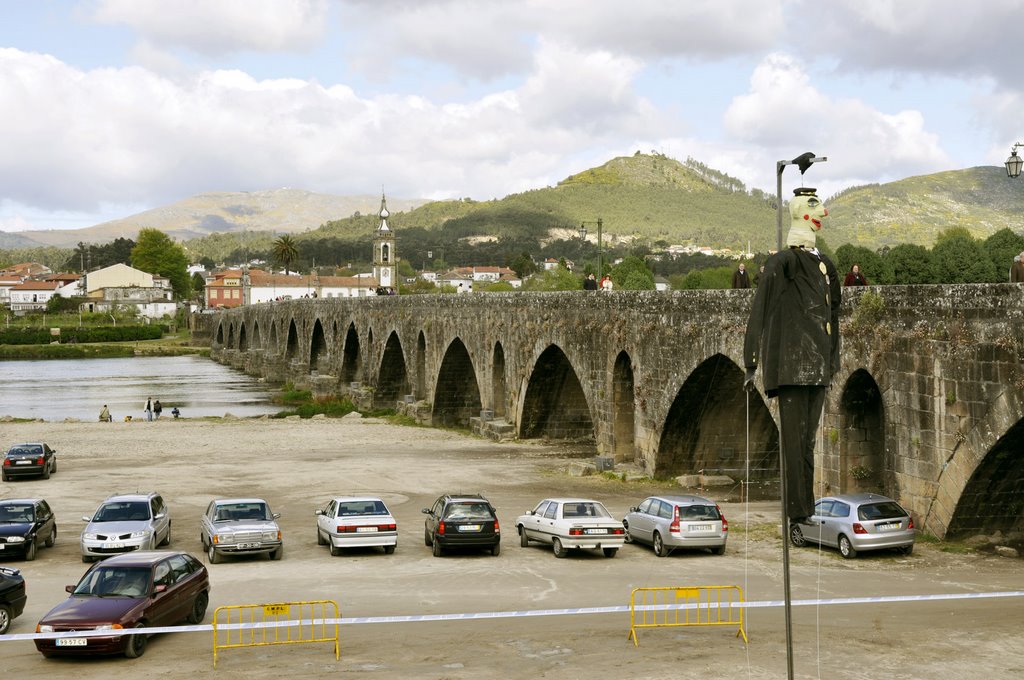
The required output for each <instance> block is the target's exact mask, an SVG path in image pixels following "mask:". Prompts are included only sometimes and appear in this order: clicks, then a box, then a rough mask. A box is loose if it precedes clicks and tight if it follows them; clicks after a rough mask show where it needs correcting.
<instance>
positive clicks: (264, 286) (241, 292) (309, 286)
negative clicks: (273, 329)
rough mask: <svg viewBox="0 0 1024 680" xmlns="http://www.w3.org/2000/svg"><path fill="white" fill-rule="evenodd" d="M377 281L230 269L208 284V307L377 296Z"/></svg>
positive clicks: (348, 277)
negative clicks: (302, 299)
mask: <svg viewBox="0 0 1024 680" xmlns="http://www.w3.org/2000/svg"><path fill="white" fill-rule="evenodd" d="M376 288H377V280H376V279H375V278H373V277H369V276H319V275H318V274H309V275H300V274H273V273H270V272H266V271H263V270H262V269H250V270H248V271H247V272H246V271H243V270H241V269H229V270H226V271H223V272H220V273H219V274H216V275H215V276H214V277H213V279H212V280H211V281H210V282H209V283H207V285H206V291H205V299H206V306H207V307H208V308H211V309H216V308H225V307H238V306H239V305H243V304H257V303H260V302H271V301H273V300H292V299H297V298H313V297H317V298H337V297H343V298H349V297H369V296H373V295H376Z"/></svg>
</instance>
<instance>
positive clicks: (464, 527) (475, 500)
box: [423, 494, 501, 557]
mask: <svg viewBox="0 0 1024 680" xmlns="http://www.w3.org/2000/svg"><path fill="white" fill-rule="evenodd" d="M423 514H425V515H426V516H427V519H426V521H425V522H424V528H423V541H424V543H426V544H427V545H428V546H433V548H434V557H440V556H441V555H442V554H443V552H444V551H445V550H447V549H448V548H461V547H463V546H465V547H479V548H490V550H491V554H492V555H497V554H498V553H499V552H501V529H500V527H499V526H498V516H497V514H495V512H494V506H492V505H491V504H490V503H489V502H488V501H487V499H486V498H484V497H483V496H481V495H479V494H459V495H455V494H445V495H444V496H441V497H440V498H438V499H437V500H436V501H434V504H433V505H432V506H430V507H429V508H423Z"/></svg>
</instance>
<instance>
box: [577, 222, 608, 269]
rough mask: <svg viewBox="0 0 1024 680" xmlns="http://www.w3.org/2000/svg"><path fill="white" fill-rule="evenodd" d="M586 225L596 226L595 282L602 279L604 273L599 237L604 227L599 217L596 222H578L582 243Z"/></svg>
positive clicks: (602, 247)
mask: <svg viewBox="0 0 1024 680" xmlns="http://www.w3.org/2000/svg"><path fill="white" fill-rule="evenodd" d="M588 224H596V225H597V280H598V281H600V280H601V279H602V278H604V277H603V276H602V273H603V271H604V267H603V266H602V265H603V260H604V246H603V245H602V237H601V228H602V227H603V226H604V222H603V221H602V220H601V218H600V217H598V218H597V221H594V220H584V221H583V222H580V238H581V239H583V240H584V241H586V240H587V225H588Z"/></svg>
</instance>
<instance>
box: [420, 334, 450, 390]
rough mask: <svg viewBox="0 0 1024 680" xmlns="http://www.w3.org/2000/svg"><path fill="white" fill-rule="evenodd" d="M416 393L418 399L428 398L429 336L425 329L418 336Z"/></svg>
mask: <svg viewBox="0 0 1024 680" xmlns="http://www.w3.org/2000/svg"><path fill="white" fill-rule="evenodd" d="M442 365H443V364H442ZM414 394H415V395H416V398H417V399H426V398H427V338H426V336H424V334H423V331H420V332H419V335H417V337H416V391H415V392H414Z"/></svg>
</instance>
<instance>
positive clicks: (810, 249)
mask: <svg viewBox="0 0 1024 680" xmlns="http://www.w3.org/2000/svg"><path fill="white" fill-rule="evenodd" d="M794 194H795V196H794V198H793V199H792V200H791V201H790V203H789V213H790V218H791V224H790V229H789V236H788V238H787V245H788V248H786V249H784V250H782V251H781V252H778V253H775V254H774V255H772V256H771V257H769V258H768V261H767V262H766V263H765V268H764V274H762V275H761V280H760V283H759V285H758V287H757V293H756V294H755V296H754V303H753V306H752V308H751V310H750V319H749V321H748V322H747V333H746V338H745V341H744V346H743V360H744V365H745V366H746V380H745V382H744V386H745V387H746V388H747V389H748V390H751V389H753V383H754V375H755V372H756V371H757V369H758V368H760V369H761V379H762V381H763V383H764V391H765V394H767V396H768V397H769V398H774V397H778V399H779V421H780V424H781V428H780V430H781V432H780V435H781V440H782V441H781V449H782V451H781V454H782V456H784V457H785V459H784V460H785V479H783V480H782V483H783V484H784V485H785V490H786V500H787V507H786V514H787V516H788V517H789V519H790V521H792V522H799V521H803V520H804V519H805V518H807V517H809V516H810V515H812V514H813V512H814V439H815V436H816V434H817V431H818V421H819V419H820V417H821V410H822V407H823V406H824V404H825V389H826V388H827V387H829V385H831V383H832V378H833V376H835V374H836V373H837V372H838V371H839V302H840V295H841V291H842V289H841V287H840V285H839V275H838V273H837V272H836V268H835V265H834V264H832V261H831V260H830V259H829V258H828V257H827V256H825V255H824V254H822V253H820V252H818V250H817V248H815V233H816V232H817V231H818V230H820V229H821V223H822V221H823V220H824V218H825V217H827V216H828V210H826V209H825V206H823V205H822V203H821V200H820V199H819V198H818V196H817V195H816V194H815V190H814V189H811V188H807V187H804V188H800V189H796V190H795V191H794Z"/></svg>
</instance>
